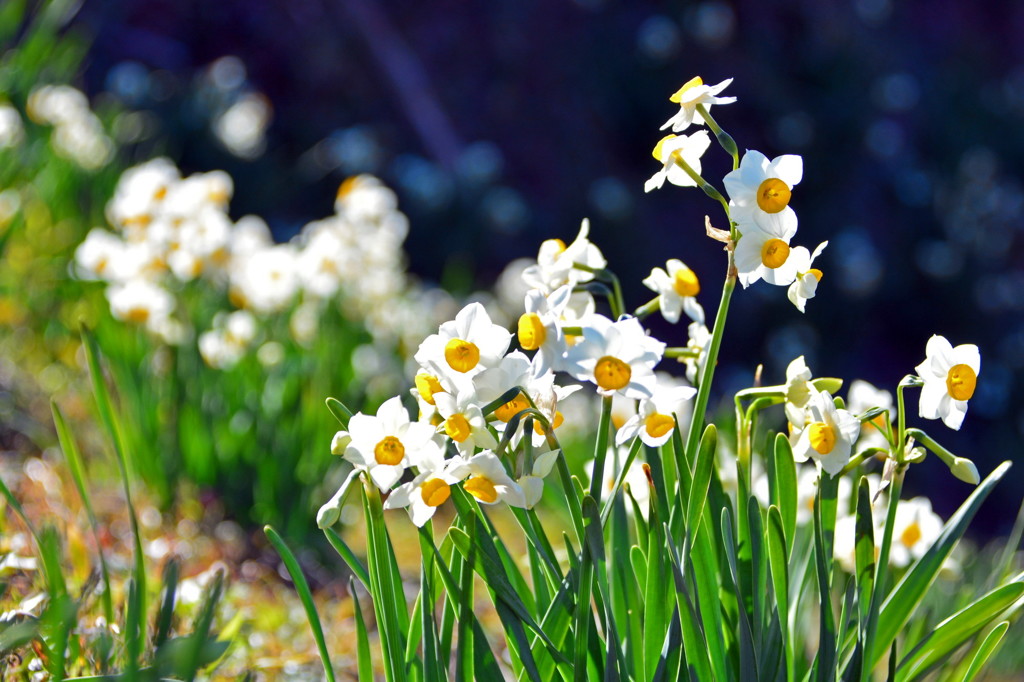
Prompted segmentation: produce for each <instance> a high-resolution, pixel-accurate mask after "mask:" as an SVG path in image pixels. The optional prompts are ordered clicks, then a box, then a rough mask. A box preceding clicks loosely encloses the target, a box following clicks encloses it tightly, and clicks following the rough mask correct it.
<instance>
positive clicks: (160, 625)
mask: <svg viewBox="0 0 1024 682" xmlns="http://www.w3.org/2000/svg"><path fill="white" fill-rule="evenodd" d="M178 573H179V569H178V562H177V561H176V560H175V559H171V560H170V561H168V562H167V564H166V565H165V566H164V590H163V595H164V596H163V599H162V600H161V602H160V611H159V612H157V617H156V634H155V635H154V638H153V644H154V646H156V647H159V646H160V645H161V644H163V643H164V642H166V641H167V640H168V639H169V638H170V636H171V620H172V619H173V617H174V600H175V595H176V594H177V591H178Z"/></svg>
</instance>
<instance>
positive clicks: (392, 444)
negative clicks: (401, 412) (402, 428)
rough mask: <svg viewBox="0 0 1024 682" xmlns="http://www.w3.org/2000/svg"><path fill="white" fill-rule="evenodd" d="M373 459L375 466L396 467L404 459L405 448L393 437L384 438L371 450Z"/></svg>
mask: <svg viewBox="0 0 1024 682" xmlns="http://www.w3.org/2000/svg"><path fill="white" fill-rule="evenodd" d="M373 457H374V459H376V460H377V464H387V465H389V466H397V465H398V464H400V463H401V461H402V458H404V457H405V446H404V445H402V441H400V440H398V439H397V438H395V437H394V436H386V437H385V438H384V440H382V441H381V442H379V443H377V445H376V447H374V448H373Z"/></svg>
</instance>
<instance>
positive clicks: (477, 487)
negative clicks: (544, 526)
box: [451, 450, 526, 507]
mask: <svg viewBox="0 0 1024 682" xmlns="http://www.w3.org/2000/svg"><path fill="white" fill-rule="evenodd" d="M451 472H452V475H453V476H457V477H459V478H462V479H464V481H463V483H462V488H463V490H465V491H466V492H468V493H469V494H470V495H472V496H473V497H475V498H476V499H477V500H478V501H480V502H482V503H483V504H497V503H498V502H505V503H507V504H510V505H512V506H514V507H525V506H526V498H525V497H524V495H523V489H522V488H521V487H520V486H519V484H518V483H516V482H515V481H513V480H512V479H511V477H509V475H508V472H507V471H505V467H504V466H503V465H502V463H501V460H500V459H498V456H497V455H495V454H494V453H493V452H491V451H490V450H484V451H483V452H479V453H477V454H475V455H473V456H472V457H470V458H469V459H467V460H464V462H463V463H462V465H461V466H457V467H455V468H453V469H452V470H451Z"/></svg>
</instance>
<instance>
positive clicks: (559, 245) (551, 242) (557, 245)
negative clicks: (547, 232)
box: [540, 239, 567, 255]
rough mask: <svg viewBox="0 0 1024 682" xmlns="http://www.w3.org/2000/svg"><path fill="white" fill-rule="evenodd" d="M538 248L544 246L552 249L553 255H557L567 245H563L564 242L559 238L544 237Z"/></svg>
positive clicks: (543, 247)
mask: <svg viewBox="0 0 1024 682" xmlns="http://www.w3.org/2000/svg"><path fill="white" fill-rule="evenodd" d="M540 248H541V250H542V251H543V250H544V249H545V248H547V249H550V250H552V251H554V253H555V255H558V254H560V253H562V252H563V251H565V249H566V248H567V247H566V246H565V242H563V241H562V240H561V239H545V240H544V242H543V243H542V244H541V245H540Z"/></svg>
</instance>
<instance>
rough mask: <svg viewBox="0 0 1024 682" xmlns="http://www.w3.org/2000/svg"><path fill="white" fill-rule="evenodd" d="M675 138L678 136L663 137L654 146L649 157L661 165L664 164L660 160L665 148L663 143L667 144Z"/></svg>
mask: <svg viewBox="0 0 1024 682" xmlns="http://www.w3.org/2000/svg"><path fill="white" fill-rule="evenodd" d="M675 137H678V136H677V135H666V136H665V137H663V138H661V139H660V140H658V144H656V145H654V151H652V152H651V156H653V157H654V158H655V160H657V161H661V162H662V163H664V160H663V159H662V157H661V155H662V153H663V150H664V148H665V143H666V142H668V141H669V140H671V139H673V138H675Z"/></svg>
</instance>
